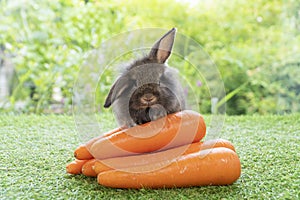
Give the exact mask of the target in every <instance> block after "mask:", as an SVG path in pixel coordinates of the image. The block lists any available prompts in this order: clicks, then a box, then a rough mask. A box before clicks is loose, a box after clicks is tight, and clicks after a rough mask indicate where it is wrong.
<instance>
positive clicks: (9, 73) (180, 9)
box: [0, 0, 300, 115]
mask: <svg viewBox="0 0 300 200" xmlns="http://www.w3.org/2000/svg"><path fill="white" fill-rule="evenodd" d="M299 10H300V2H299V1H297V0H286V1H276V0H274V1H269V0H253V1H249V0H239V1H234V0H223V1H218V0H199V1H187V0H185V1H179V0H178V1H171V0H159V1H158V0H143V1H138V0H130V1H122V2H120V1H115V0H105V1H104V0H103V1H92V0H91V1H88V0H86V1H81V0H60V1H57V0H55V1H50V0H39V1H38V0H22V1H17V0H13V1H12V0H0V111H1V112H24V113H31V112H34V113H71V112H72V111H71V109H72V88H73V84H74V81H75V80H76V77H77V76H78V72H79V69H80V67H81V66H82V64H83V62H84V59H85V57H86V55H87V53H88V52H89V51H90V50H92V49H94V48H97V47H99V46H100V44H101V43H102V42H103V41H105V40H107V39H109V38H110V37H112V36H114V35H117V34H118V33H120V32H125V31H129V30H134V29H138V28H148V27H159V28H165V29H170V28H172V27H177V29H178V31H179V32H180V33H182V34H185V35H186V36H189V37H191V38H193V39H194V40H196V41H197V42H198V43H200V44H201V45H202V47H203V49H204V50H205V51H206V52H207V53H208V55H209V56H210V57H211V59H212V60H213V61H214V63H215V64H216V66H217V67H218V68H219V70H220V73H221V76H222V79H223V81H224V84H225V89H226V93H227V96H226V98H225V99H223V102H225V101H226V113H227V114H229V115H241V114H256V113H258V114H286V113H293V112H300V11H299ZM181 73H185V72H184V71H183V72H181ZM186 73H188V72H186ZM188 76H189V77H190V79H191V82H192V83H194V85H192V87H194V89H195V90H199V91H201V90H205V89H204V88H201V84H199V82H197V80H196V79H195V80H194V78H193V75H192V74H189V75H188ZM103 84H105V87H104V88H106V89H107V90H108V89H109V87H110V84H111V83H108V82H107V83H103ZM200 96H201V97H200ZM104 97H105V96H102V98H103V99H101V97H100V100H99V101H102V102H103V101H104ZM196 98H199V104H201V112H202V113H209V112H210V111H211V103H210V102H211V97H210V96H209V95H201V94H199V97H196Z"/></svg>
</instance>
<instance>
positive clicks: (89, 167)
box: [82, 159, 97, 177]
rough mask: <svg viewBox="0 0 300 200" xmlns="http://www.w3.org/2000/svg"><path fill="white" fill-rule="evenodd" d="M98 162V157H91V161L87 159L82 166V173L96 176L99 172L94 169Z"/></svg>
mask: <svg viewBox="0 0 300 200" xmlns="http://www.w3.org/2000/svg"><path fill="white" fill-rule="evenodd" d="M95 162H96V159H91V160H89V161H87V162H86V163H84V165H83V166H82V174H83V175H86V176H90V177H96V176H97V174H96V172H95V171H94V167H93V166H94V164H95Z"/></svg>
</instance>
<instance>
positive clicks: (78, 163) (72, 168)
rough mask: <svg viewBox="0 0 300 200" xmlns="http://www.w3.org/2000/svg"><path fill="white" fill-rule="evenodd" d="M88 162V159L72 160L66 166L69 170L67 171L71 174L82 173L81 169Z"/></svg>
mask: <svg viewBox="0 0 300 200" xmlns="http://www.w3.org/2000/svg"><path fill="white" fill-rule="evenodd" d="M86 162H88V160H78V159H76V160H74V161H72V162H70V163H69V164H67V166H66V170H67V173H69V174H81V172H82V171H81V169H82V166H83V165H84V164H85V163H86Z"/></svg>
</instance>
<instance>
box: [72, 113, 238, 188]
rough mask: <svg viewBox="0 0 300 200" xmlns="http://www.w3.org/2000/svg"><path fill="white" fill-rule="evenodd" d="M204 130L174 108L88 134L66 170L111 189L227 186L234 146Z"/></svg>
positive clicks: (232, 175) (197, 118)
mask: <svg viewBox="0 0 300 200" xmlns="http://www.w3.org/2000/svg"><path fill="white" fill-rule="evenodd" d="M205 134H206V125H205V122H204V119H203V117H202V116H201V115H200V114H199V113H197V112H194V111H190V110H185V111H181V112H177V113H174V114H170V115H168V116H167V117H165V118H161V119H158V120H156V121H152V122H149V123H146V124H143V125H140V126H135V127H132V128H128V129H125V128H117V129H114V130H112V131H110V132H108V133H106V134H104V135H103V136H99V137H97V138H93V139H92V140H90V141H88V142H87V143H86V144H83V145H81V146H79V147H78V148H77V149H76V150H75V152H74V156H75V158H76V159H75V160H74V161H73V162H71V163H69V164H68V165H67V167H66V169H67V172H68V173H70V174H84V175H86V176H90V177H97V181H98V183H99V184H101V185H103V186H107V187H112V188H136V189H139V188H172V187H190V186H204V185H228V184H232V183H233V182H235V181H236V180H237V179H238V178H239V177H240V174H241V164H240V160H239V158H238V155H237V154H236V152H235V148H234V146H233V145H232V144H231V143H230V142H229V141H227V140H224V139H215V140H207V141H201V140H202V139H203V138H204V136H205Z"/></svg>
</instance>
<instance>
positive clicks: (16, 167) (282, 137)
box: [0, 115, 300, 199]
mask: <svg viewBox="0 0 300 200" xmlns="http://www.w3.org/2000/svg"><path fill="white" fill-rule="evenodd" d="M299 118H300V115H287V116H254V117H253V116H252V117H251V116H241V117H228V116H227V117H226V122H225V124H224V127H223V131H222V133H221V137H222V138H224V139H228V140H230V141H232V142H233V144H234V145H235V147H236V150H237V153H238V154H239V156H240V159H241V163H242V175H241V177H240V179H239V180H238V181H237V182H235V183H234V184H233V185H230V186H220V187H217V186H210V187H193V188H179V189H159V190H150V189H142V190H127V189H110V188H105V187H103V186H100V185H98V184H97V183H96V180H95V179H94V178H87V177H84V176H81V175H78V176H71V175H68V174H66V172H65V165H66V163H68V162H70V161H71V160H73V150H74V149H75V148H76V147H77V146H78V145H79V144H80V140H79V139H78V136H77V133H76V129H75V126H74V120H73V117H71V116H55V115H50V116H38V115H21V116H15V115H0V144H1V146H0V161H1V162H0V177H1V181H0V199H94V198H97V199H299V198H300V193H299V186H300V166H299V163H300V160H299V158H300V147H299V141H300V124H299Z"/></svg>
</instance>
